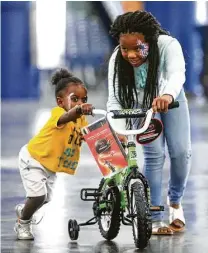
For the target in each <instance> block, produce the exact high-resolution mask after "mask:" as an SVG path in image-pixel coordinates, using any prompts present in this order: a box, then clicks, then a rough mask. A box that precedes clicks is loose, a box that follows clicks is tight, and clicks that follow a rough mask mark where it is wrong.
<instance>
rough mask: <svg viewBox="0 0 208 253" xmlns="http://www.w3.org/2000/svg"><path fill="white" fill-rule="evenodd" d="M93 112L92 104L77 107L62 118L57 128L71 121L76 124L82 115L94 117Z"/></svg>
mask: <svg viewBox="0 0 208 253" xmlns="http://www.w3.org/2000/svg"><path fill="white" fill-rule="evenodd" d="M92 110H93V106H92V105H91V104H82V105H77V106H75V107H74V108H72V109H70V110H69V111H68V112H66V113H64V114H62V115H61V116H60V118H59V120H58V122H57V126H60V125H64V124H66V123H68V122H70V121H74V122H75V121H76V120H77V119H78V118H80V117H81V116H82V115H92Z"/></svg>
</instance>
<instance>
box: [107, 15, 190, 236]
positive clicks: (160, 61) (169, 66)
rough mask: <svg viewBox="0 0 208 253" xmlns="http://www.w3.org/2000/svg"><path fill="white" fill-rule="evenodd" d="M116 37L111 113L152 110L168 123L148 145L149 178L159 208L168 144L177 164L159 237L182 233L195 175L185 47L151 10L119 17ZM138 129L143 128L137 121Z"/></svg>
mask: <svg viewBox="0 0 208 253" xmlns="http://www.w3.org/2000/svg"><path fill="white" fill-rule="evenodd" d="M110 33H111V35H112V36H113V37H114V38H116V39H117V40H118V42H119V46H118V47H116V49H115V50H114V52H113V54H112V56H111V59H110V62H109V69H108V71H109V73H108V89H109V96H108V102H107V109H108V111H110V110H117V109H128V108H135V107H137V108H150V107H152V108H153V110H154V112H156V118H158V119H160V120H162V122H163V125H164V131H163V133H162V135H161V136H160V137H159V138H158V139H157V140H155V141H154V142H152V143H150V144H147V145H144V146H143V150H144V158H145V163H144V174H145V176H146V178H147V179H148V181H149V184H150V190H151V203H152V205H154V206H159V205H162V170H163V165H164V161H165V142H166V143H167V146H168V151H169V156H170V164H171V165H170V181H169V188H168V201H167V203H168V206H169V223H170V224H169V225H166V224H165V223H164V222H163V221H162V219H163V216H162V213H161V212H154V213H152V217H153V234H173V231H176V232H178V231H182V230H184V228H185V218H184V214H183V208H182V205H181V200H182V197H183V194H184V189H185V187H186V183H187V178H188V174H189V171H190V163H191V141H190V119H189V111H188V105H187V99H186V97H185V93H184V90H183V84H184V82H185V61H184V57H183V52H182V49H181V46H180V44H179V42H178V41H177V40H176V39H174V38H173V37H171V36H170V35H169V33H168V32H167V31H165V30H164V29H163V28H162V27H161V26H160V24H159V23H158V21H157V20H156V19H155V17H154V16H153V15H152V14H151V13H148V12H146V11H136V12H128V13H125V14H123V15H120V16H118V17H117V18H116V20H115V21H114V23H113V24H112V26H111V31H110ZM173 100H178V101H179V102H180V107H179V108H177V109H174V110H171V111H168V105H169V104H170V103H171V102H172V101H173ZM160 112H162V113H161V114H160ZM163 112H166V113H163ZM116 124H120V127H123V128H125V127H126V122H125V120H116ZM127 125H129V124H127ZM134 127H137V125H136V123H134ZM119 137H120V140H121V141H123V140H125V137H124V136H119Z"/></svg>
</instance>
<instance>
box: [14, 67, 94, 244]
mask: <svg viewBox="0 0 208 253" xmlns="http://www.w3.org/2000/svg"><path fill="white" fill-rule="evenodd" d="M51 82H52V85H55V96H56V101H57V106H56V107H54V108H53V109H52V110H51V117H50V119H49V120H48V121H47V123H46V124H45V125H44V126H43V128H42V129H41V130H40V132H39V133H38V134H37V135H36V136H34V137H33V138H32V139H31V140H30V141H29V142H28V144H27V145H25V146H23V147H22V148H21V150H20V153H19V170H20V175H21V179H22V182H23V186H24V188H25V191H26V196H27V199H26V202H25V204H19V205H17V206H16V207H15V209H16V214H17V218H18V219H17V221H16V223H15V227H14V230H15V232H16V233H17V238H18V239H20V240H32V239H34V235H33V233H32V228H31V223H32V219H33V218H34V216H33V215H34V213H35V212H36V211H37V210H38V209H39V208H40V207H41V206H42V205H43V204H45V203H47V202H49V201H50V200H51V196H52V189H53V186H54V183H55V180H56V172H65V173H68V174H71V175H74V174H75V172H76V169H77V166H78V162H79V159H80V148H81V144H82V140H83V138H82V134H81V131H80V129H81V128H82V127H84V126H86V125H87V120H86V116H85V115H91V114H92V109H93V107H92V105H91V104H87V89H86V87H85V86H84V84H83V82H82V81H81V80H80V79H79V78H77V77H75V76H73V75H72V74H71V73H70V72H68V71H67V70H66V69H60V70H58V71H57V72H56V73H55V74H54V75H53V77H52V81H51Z"/></svg>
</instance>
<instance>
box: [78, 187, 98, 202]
mask: <svg viewBox="0 0 208 253" xmlns="http://www.w3.org/2000/svg"><path fill="white" fill-rule="evenodd" d="M101 196H102V193H100V192H99V191H98V189H97V188H85V189H81V192H80V198H81V200H83V201H95V200H96V199H97V198H98V197H101Z"/></svg>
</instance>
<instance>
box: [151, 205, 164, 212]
mask: <svg viewBox="0 0 208 253" xmlns="http://www.w3.org/2000/svg"><path fill="white" fill-rule="evenodd" d="M150 211H151V212H156V211H164V206H150Z"/></svg>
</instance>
